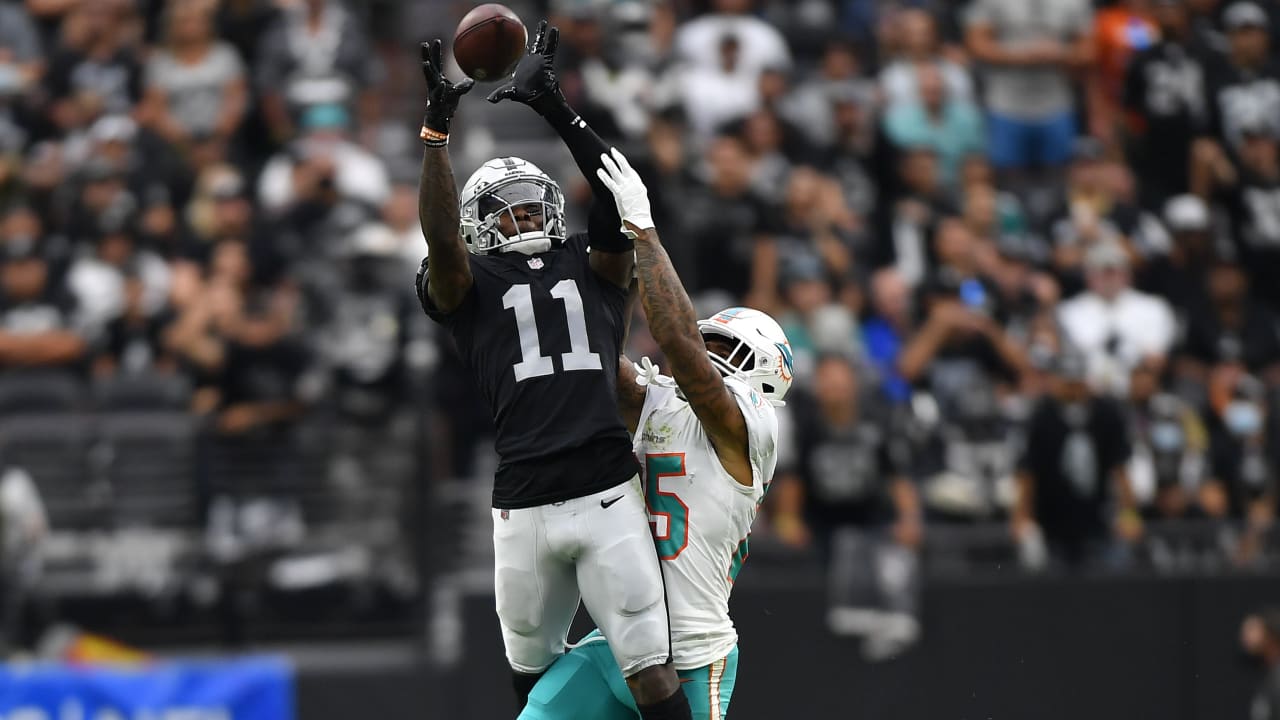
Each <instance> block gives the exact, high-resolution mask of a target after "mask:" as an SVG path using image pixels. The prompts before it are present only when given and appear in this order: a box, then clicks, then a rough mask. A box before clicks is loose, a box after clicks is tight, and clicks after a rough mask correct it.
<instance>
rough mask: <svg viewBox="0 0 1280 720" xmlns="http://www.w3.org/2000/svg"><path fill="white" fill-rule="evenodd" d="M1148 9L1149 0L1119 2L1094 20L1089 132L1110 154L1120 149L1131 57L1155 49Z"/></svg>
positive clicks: (1154, 29)
mask: <svg viewBox="0 0 1280 720" xmlns="http://www.w3.org/2000/svg"><path fill="white" fill-rule="evenodd" d="M1151 5H1152V0H1121V1H1120V2H1118V3H1116V4H1115V5H1112V6H1111V7H1106V8H1102V9H1100V10H1099V11H1098V13H1097V16H1096V17H1095V19H1094V23H1093V41H1094V45H1095V47H1096V56H1097V63H1096V64H1095V66H1094V71H1093V72H1092V73H1090V74H1089V79H1088V82H1087V87H1086V92H1087V96H1088V97H1087V102H1086V107H1087V109H1088V112H1089V130H1090V134H1092V135H1093V136H1094V137H1096V138H1100V139H1101V140H1102V141H1103V142H1104V143H1105V144H1106V145H1107V146H1108V149H1109V150H1111V151H1112V152H1113V154H1114V152H1116V151H1118V150H1119V149H1120V145H1119V141H1120V135H1119V131H1120V127H1119V123H1120V122H1121V121H1122V120H1123V117H1122V115H1121V112H1120V108H1121V100H1122V97H1123V95H1124V83H1125V71H1126V69H1127V68H1128V66H1129V61H1130V59H1131V58H1132V57H1133V56H1134V54H1136V53H1139V52H1142V51H1143V50H1146V49H1147V48H1149V47H1151V46H1152V45H1154V44H1155V43H1156V41H1157V38H1158V37H1159V29H1158V27H1157V26H1156V23H1155V21H1154V19H1153V18H1152V13H1151V10H1152V8H1151Z"/></svg>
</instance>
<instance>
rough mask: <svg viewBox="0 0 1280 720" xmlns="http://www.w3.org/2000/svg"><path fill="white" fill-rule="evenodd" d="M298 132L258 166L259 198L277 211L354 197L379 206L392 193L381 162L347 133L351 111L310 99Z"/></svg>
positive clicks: (331, 203) (272, 210) (265, 204)
mask: <svg viewBox="0 0 1280 720" xmlns="http://www.w3.org/2000/svg"><path fill="white" fill-rule="evenodd" d="M301 128H302V135H301V137H300V138H299V139H298V140H297V141H296V142H295V143H294V144H293V145H292V146H290V149H289V150H288V151H286V152H284V153H281V154H279V155H276V156H275V157H274V158H272V159H271V161H270V162H268V163H267V166H266V167H265V168H263V170H262V176H261V178H260V179H259V181H258V200H259V202H261V203H262V207H263V209H264V210H266V211H267V212H269V213H272V214H276V215H282V214H285V213H287V212H289V211H290V210H292V209H295V208H297V207H298V206H299V205H303V206H308V208H307V211H306V212H305V213H304V214H307V213H313V212H314V208H311V207H310V206H311V205H320V206H322V207H332V206H333V205H335V204H336V203H338V202H339V201H354V202H359V203H362V204H364V205H367V206H368V207H370V208H380V207H382V204H383V203H384V202H386V200H387V198H388V197H389V196H390V194H391V181H390V179H389V178H388V176H387V170H386V167H385V165H384V164H383V162H382V161H381V160H380V159H378V158H377V157H376V156H375V155H373V154H371V153H370V152H368V151H367V150H365V149H364V148H362V147H360V146H359V145H357V144H356V143H354V142H352V141H351V139H350V131H351V116H350V114H349V113H348V112H347V110H346V109H345V108H344V107H343V106H341V105H337V104H329V105H313V106H311V107H309V108H307V110H306V112H305V113H304V114H303V115H302V120H301Z"/></svg>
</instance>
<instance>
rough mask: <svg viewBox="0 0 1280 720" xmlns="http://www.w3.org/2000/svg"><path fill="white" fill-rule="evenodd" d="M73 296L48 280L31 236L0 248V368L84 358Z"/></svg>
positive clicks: (59, 364)
mask: <svg viewBox="0 0 1280 720" xmlns="http://www.w3.org/2000/svg"><path fill="white" fill-rule="evenodd" d="M76 312H77V308H76V306H75V302H74V300H73V299H72V298H71V297H69V296H68V295H67V294H66V293H65V292H62V291H61V289H60V288H59V287H58V286H57V285H56V284H55V283H54V282H53V281H52V278H51V277H50V269H49V263H48V262H47V261H46V260H45V258H44V256H43V255H41V247H40V244H39V242H38V240H37V239H36V238H30V237H28V238H14V237H10V238H6V240H5V243H4V245H3V246H0V367H3V368H5V369H6V370H12V369H16V368H37V367H53V368H69V369H74V368H75V365H76V364H77V363H78V362H79V361H80V360H82V359H83V358H84V357H85V353H86V352H87V351H88V343H86V341H85V338H84V337H83V335H82V334H81V333H80V332H79V328H78V327H77V320H76Z"/></svg>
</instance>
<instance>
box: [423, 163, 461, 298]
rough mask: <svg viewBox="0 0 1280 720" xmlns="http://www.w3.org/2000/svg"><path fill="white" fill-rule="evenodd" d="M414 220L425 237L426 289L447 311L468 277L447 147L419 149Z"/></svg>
mask: <svg viewBox="0 0 1280 720" xmlns="http://www.w3.org/2000/svg"><path fill="white" fill-rule="evenodd" d="M418 220H419V221H420V222H421V223H422V233H423V235H425V236H426V239H427V257H428V259H429V262H428V265H427V292H428V294H429V295H430V297H431V301H432V302H433V303H435V305H436V307H438V308H440V309H441V310H442V311H444V312H448V311H450V310H453V309H454V308H456V307H458V305H459V304H461V303H462V298H463V296H464V295H465V293H466V292H467V290H469V289H470V288H471V282H472V279H471V266H470V264H468V261H467V247H466V245H465V244H463V242H462V237H461V236H459V234H458V189H457V186H456V185H454V182H453V166H452V165H451V164H450V162H449V151H448V149H447V148H443V147H427V148H426V149H425V152H424V153H423V156H422V177H421V179H420V182H419V184H418Z"/></svg>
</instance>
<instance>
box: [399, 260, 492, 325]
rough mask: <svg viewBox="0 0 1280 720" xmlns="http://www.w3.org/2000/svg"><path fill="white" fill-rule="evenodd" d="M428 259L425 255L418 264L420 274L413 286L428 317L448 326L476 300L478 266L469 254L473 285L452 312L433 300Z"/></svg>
mask: <svg viewBox="0 0 1280 720" xmlns="http://www.w3.org/2000/svg"><path fill="white" fill-rule="evenodd" d="M428 260H429V258H425V257H424V258H422V264H421V265H420V266H418V276H417V277H416V278H414V281H413V288H414V290H415V291H417V293H418V303H419V304H420V305H422V311H423V312H425V313H426V314H427V317H429V318H431V319H432V320H434V321H436V322H438V323H440V324H441V325H444V326H445V327H448V326H449V325H450V324H451V323H452V322H453V319H454V318H456V317H457V315H458V313H459V312H460V311H462V310H463V309H464V308H466V307H467V306H468V305H470V304H471V303H473V302H474V299H475V295H476V284H477V283H478V282H479V280H478V278H477V273H476V266H475V263H474V262H473V259H472V258H471V257H470V256H468V257H467V262H470V263H471V275H472V281H471V287H470V288H468V289H467V294H466V295H464V296H463V298H462V304H460V305H458V307H456V308H454V309H453V310H452V311H450V312H444V311H443V310H441V309H440V308H438V307H436V304H435V303H433V302H431V295H430V293H428V292H427V261H428Z"/></svg>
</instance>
